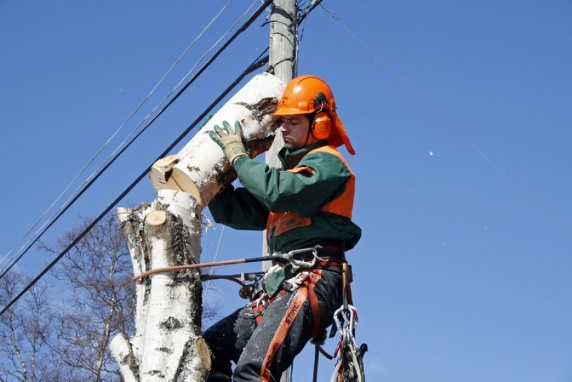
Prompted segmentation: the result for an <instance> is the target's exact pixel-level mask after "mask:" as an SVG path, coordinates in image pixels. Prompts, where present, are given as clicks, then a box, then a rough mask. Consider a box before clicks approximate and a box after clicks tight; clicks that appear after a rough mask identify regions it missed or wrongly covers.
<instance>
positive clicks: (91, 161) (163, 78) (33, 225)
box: [0, 0, 250, 278]
mask: <svg viewBox="0 0 572 382" xmlns="http://www.w3.org/2000/svg"><path fill="white" fill-rule="evenodd" d="M231 2H232V0H229V1H228V2H227V3H226V4H225V5H224V6H223V7H222V8H221V9H220V11H219V12H218V13H217V14H216V15H215V17H214V18H213V19H212V20H211V21H210V22H209V23H208V24H207V25H206V27H205V28H203V30H202V31H201V32H200V33H199V35H198V36H197V37H195V39H194V40H193V42H192V43H191V44H190V45H189V46H188V47H187V49H185V51H184V52H183V53H182V54H181V55H180V56H179V58H178V59H177V60H176V61H175V63H174V64H173V65H172V66H171V68H169V70H168V71H167V72H166V73H165V74H164V75H163V77H162V78H161V79H160V80H159V82H157V84H156V85H155V86H154V87H153V89H151V91H150V92H149V94H147V96H146V97H145V98H144V99H143V100H142V101H141V102H140V103H139V105H138V106H137V107H136V108H135V110H133V111H132V112H131V114H130V115H129V116H128V117H127V119H126V120H125V121H124V122H123V123H122V124H121V125H120V126H119V128H118V129H117V130H116V131H115V132H114V133H113V134H112V135H111V136H110V137H109V138H108V139H107V141H106V142H105V143H104V144H103V145H102V146H101V147H100V148H99V150H97V152H96V153H95V154H94V155H93V156H92V158H91V159H90V160H88V161H87V163H86V164H85V165H84V166H83V168H82V169H81V170H80V171H79V172H78V173H77V175H76V176H75V177H74V178H73V179H72V180H71V182H70V183H69V184H68V185H67V186H66V187H65V188H64V190H63V191H62V192H61V193H60V195H59V196H58V197H57V198H56V199H55V200H54V202H53V203H52V204H51V205H50V206H49V207H48V208H47V209H46V211H45V212H44V213H43V214H42V215H41V216H40V217H39V218H38V219H37V220H36V222H35V223H34V224H32V226H31V227H30V228H29V229H28V231H27V232H26V233H25V234H24V235H23V236H22V237H21V238H20V239H19V240H18V242H16V244H14V246H13V247H12V248H11V249H10V250H9V251H8V253H7V254H6V255H4V257H2V259H0V264H1V263H2V262H4V260H5V259H6V258H7V257H8V256H10V254H11V253H12V251H13V250H14V249H15V248H16V246H18V245H19V244H20V243H21V242H22V241H23V240H24V239H25V238H26V237H27V236H28V235H29V234H30V233H31V232H32V230H33V229H34V228H35V227H36V226H37V225H38V224H39V223H40V222H41V221H42V219H43V218H44V217H45V216H46V215H47V214H48V212H49V211H50V210H51V209H52V208H53V207H54V206H55V205H56V204H57V203H58V202H59V200H60V199H61V198H62V197H63V196H64V195H65V193H66V192H67V191H68V190H69V189H70V187H71V186H72V185H73V184H74V183H75V182H76V180H77V179H78V178H79V177H80V176H81V174H83V173H84V172H85V170H86V169H87V168H88V167H89V166H90V165H91V163H93V161H94V160H95V159H96V158H97V157H98V156H99V155H100V154H101V152H102V151H103V149H104V148H105V147H107V146H108V145H109V144H110V143H111V141H112V140H113V139H114V138H115V136H117V134H119V132H120V131H121V130H123V128H124V127H125V125H126V124H127V123H128V122H129V121H130V120H131V119H132V118H133V116H134V115H135V114H136V113H137V112H138V111H139V110H140V109H141V107H142V106H143V105H144V104H145V103H146V102H147V100H148V99H149V98H150V97H151V96H152V95H153V93H154V92H155V91H156V90H157V88H158V87H159V85H161V83H163V81H164V80H165V79H166V78H167V76H168V75H169V74H170V73H171V72H172V71H173V69H174V68H175V67H176V66H177V65H178V64H179V63H180V62H181V60H182V59H183V57H184V56H185V55H186V54H187V53H188V52H189V50H190V49H191V48H192V47H193V46H194V45H195V44H196V43H197V41H198V40H199V39H200V38H201V37H202V36H203V35H204V34H205V32H206V31H207V30H208V29H209V28H210V26H211V25H212V24H213V23H214V22H215V21H216V19H217V18H218V17H219V16H220V15H221V14H222V12H224V10H225V9H226V8H227V7H228V5H229V4H230V3H231ZM249 9H250V8H249ZM227 33H228V32H227ZM219 41H220V39H219ZM217 43H218V41H217ZM215 45H216V43H215ZM211 49H212V48H211ZM207 53H208V51H207ZM207 53H205V55H206V54H207ZM203 58H204V56H203V57H201V59H200V60H199V62H200V61H202V59H203ZM194 67H196V65H195V66H194ZM194 67H193V68H194ZM187 76H188V74H187ZM185 78H186V77H185ZM183 80H184V79H183ZM183 80H181V82H182V81H183ZM181 82H179V84H178V85H180V83H181ZM178 85H177V86H178ZM175 89H176V87H175ZM173 91H174V89H173V90H172V91H171V92H170V93H169V94H168V95H167V96H166V97H165V98H164V99H163V101H161V102H160V103H159V105H160V104H161V103H163V102H164V101H165V99H166V98H167V97H168V96H169V95H171V94H172V93H173ZM159 105H157V106H156V107H155V108H154V109H153V110H151V112H150V113H152V112H153V111H155V110H156V109H157V107H158V106H159ZM148 117H149V115H147V117H145V118H144V119H143V121H142V122H141V123H140V124H139V125H137V127H136V128H135V130H134V131H132V132H131V133H130V134H129V135H128V136H127V138H129V137H130V136H132V135H133V133H134V132H135V131H136V130H137V129H138V128H139V127H140V126H141V125H142V124H143V122H144V121H145V120H146V119H147V118H148ZM127 138H126V139H125V140H124V141H123V142H122V143H121V144H120V145H119V146H118V147H117V149H116V150H115V151H114V152H113V153H112V154H111V155H110V156H109V157H111V156H113V155H115V153H117V150H118V149H119V148H120V147H121V146H122V145H123V144H125V141H126V140H127ZM109 157H108V158H107V159H106V161H107V160H109ZM104 163H105V162H104ZM100 168H101V166H100ZM91 176H93V174H92V175H90V177H91ZM90 177H88V178H87V179H89V178H90ZM85 183H86V182H84V183H83V184H82V185H81V186H80V187H79V188H78V189H76V190H75V191H74V193H73V194H72V197H73V195H75V194H76V193H77V192H78V190H79V189H81V187H82V186H83V185H85ZM70 199H71V198H68V200H67V201H66V202H65V203H64V205H66V204H67V203H69V201H70ZM60 209H61V208H60ZM53 218H54V217H53V216H52V218H51V219H53ZM45 224H47V223H45ZM45 224H44V225H43V226H42V227H45ZM42 227H40V229H39V230H37V231H36V232H35V233H34V235H33V236H36V235H38V232H40V231H41V229H42ZM40 236H41V235H40ZM30 240H31V239H28V241H27V242H26V243H24V244H23V245H22V247H21V248H20V251H21V250H22V248H24V247H26V245H27V244H28V243H29V242H30ZM24 253H25V252H24ZM22 255H23V254H22ZM20 258H21V256H20V257H18V259H16V260H15V261H14V262H13V263H11V264H10V265H9V266H8V269H10V268H11V267H12V266H13V265H14V264H15V263H16V262H17V261H18V260H19V259H20ZM4 273H5V272H4ZM4 273H2V275H0V278H2V276H3V275H4Z"/></svg>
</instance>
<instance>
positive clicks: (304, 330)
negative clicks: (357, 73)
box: [204, 75, 361, 382]
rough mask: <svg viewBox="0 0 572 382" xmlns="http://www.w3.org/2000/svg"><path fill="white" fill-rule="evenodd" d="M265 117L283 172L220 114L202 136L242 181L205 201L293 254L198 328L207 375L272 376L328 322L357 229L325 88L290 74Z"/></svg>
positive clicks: (223, 217) (220, 215)
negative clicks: (255, 155)
mask: <svg viewBox="0 0 572 382" xmlns="http://www.w3.org/2000/svg"><path fill="white" fill-rule="evenodd" d="M274 115H275V116H276V117H277V118H281V119H282V125H281V127H280V131H281V133H282V138H283V140H284V148H283V149H282V150H281V151H280V153H279V159H280V161H281V162H282V168H283V170H280V169H276V168H271V167H269V166H267V165H266V164H264V163H262V162H260V161H257V160H254V159H251V158H249V157H248V155H247V152H246V150H245V148H244V145H243V143H242V139H241V128H240V123H239V122H236V123H235V127H234V129H233V128H232V127H231V126H230V124H229V123H228V122H226V121H225V122H223V124H222V125H223V126H222V128H221V127H220V126H215V129H214V130H215V131H214V132H212V133H211V138H212V139H213V140H214V141H215V142H217V143H218V144H219V146H220V147H221V148H222V150H223V151H224V153H225V155H226V157H227V159H228V160H229V162H230V163H231V165H232V166H233V167H234V169H235V170H236V172H237V175H238V179H239V180H240V182H241V183H242V185H243V186H244V187H243V188H238V189H234V188H233V187H232V186H227V187H226V188H225V189H224V190H223V191H221V193H219V195H217V196H216V197H215V198H214V199H213V200H212V202H211V203H210V204H209V209H210V211H211V213H212V216H213V218H214V220H215V221H216V222H218V223H222V224H225V225H228V226H230V227H233V228H237V229H252V230H263V229H266V230H267V242H268V249H269V252H270V253H271V254H273V253H282V254H286V253H289V252H290V253H291V254H296V256H294V257H293V259H292V261H290V262H287V263H284V264H282V263H279V264H276V265H275V266H274V267H272V268H270V270H269V271H268V272H267V274H266V275H265V277H264V283H263V284H264V291H262V293H261V295H260V296H259V298H258V299H257V300H256V301H255V302H254V303H252V304H248V305H247V306H245V307H243V308H241V309H239V310H237V311H236V312H234V313H233V314H231V315H230V316H228V317H226V318H224V319H222V320H221V321H219V322H218V323H216V324H214V325H213V326H212V327H211V328H209V329H208V330H207V331H206V332H205V333H204V338H205V340H206V341H207V343H208V344H209V346H210V348H211V351H212V354H213V366H212V371H211V373H210V376H209V379H208V381H211V382H214V381H217V382H218V381H231V376H232V377H233V378H234V381H235V382H246V381H248V382H252V381H273V382H274V381H279V380H280V376H281V374H282V372H283V371H285V370H286V369H287V368H288V367H289V366H290V365H291V364H292V362H293V360H294V357H295V356H296V355H297V354H298V353H299V352H300V351H302V349H303V347H304V345H305V344H306V343H307V342H308V341H309V340H310V339H311V338H313V337H314V336H315V335H316V334H317V333H319V332H320V331H323V330H324V329H325V328H327V327H328V326H329V325H331V324H332V322H333V313H334V312H335V310H336V309H338V308H339V307H340V306H341V305H342V303H343V291H342V271H341V266H342V263H343V262H344V261H345V251H346V250H349V249H351V248H353V247H354V246H355V244H356V243H357V242H358V240H359V239H360V236H361V229H360V228H359V227H358V226H357V225H356V224H354V223H353V222H352V221H351V215H352V209H353V198H354V187H355V177H354V174H353V173H352V171H351V169H350V168H349V166H348V164H347V163H346V161H345V159H344V158H343V157H342V155H341V154H340V153H339V152H338V150H337V149H336V147H338V146H341V145H342V144H344V145H345V146H346V148H347V150H348V151H349V152H350V153H351V154H354V150H353V148H352V146H351V143H350V140H349V138H348V136H347V134H346V131H345V128H344V125H343V124H342V121H341V120H340V119H339V117H338V115H337V113H336V105H335V100H334V96H333V93H332V91H331V89H330V87H329V86H328V85H327V84H326V82H324V81H323V80H322V79H320V78H318V77H315V76H308V75H306V76H300V77H297V78H295V79H293V80H292V81H291V82H290V83H289V84H288V85H287V86H286V89H285V91H284V94H283V95H282V98H281V100H280V103H279V105H278V107H277V109H276V112H275V113H274ZM291 251H294V252H291ZM231 361H232V362H235V363H236V367H235V370H234V374H233V373H232V369H231Z"/></svg>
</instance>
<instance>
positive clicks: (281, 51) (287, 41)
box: [262, 0, 298, 382]
mask: <svg viewBox="0 0 572 382" xmlns="http://www.w3.org/2000/svg"><path fill="white" fill-rule="evenodd" d="M297 15H298V4H297V2H296V0H274V2H273V6H272V14H271V16H270V43H269V58H268V64H269V65H270V67H271V68H273V69H274V75H275V76H276V77H278V78H279V79H280V80H282V81H283V82H284V83H286V84H287V83H288V82H290V80H292V78H294V76H295V75H296V72H297V61H298V60H297V50H298V47H297V44H298V38H297V33H298V31H297V29H298V23H297V20H296V18H297ZM282 146H284V144H283V142H282V136H281V134H280V132H279V131H277V132H276V137H275V138H274V143H273V144H272V146H271V147H270V150H268V152H267V153H266V163H267V164H268V165H269V166H272V167H279V166H280V161H279V160H278V157H277V154H278V151H280V149H281V148H282ZM263 235H264V236H263V237H262V254H263V255H266V254H268V248H267V245H266V231H264V233H263ZM269 266H270V264H269V262H267V261H266V262H264V263H263V265H262V268H263V270H264V271H266V270H267V269H268V267H269ZM287 381H288V371H285V372H284V373H283V374H282V378H280V382H287Z"/></svg>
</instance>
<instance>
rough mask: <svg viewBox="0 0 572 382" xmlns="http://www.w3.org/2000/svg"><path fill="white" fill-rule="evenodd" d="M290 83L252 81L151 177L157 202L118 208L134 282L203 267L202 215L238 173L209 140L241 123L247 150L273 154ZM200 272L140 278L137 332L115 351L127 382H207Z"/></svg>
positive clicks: (114, 345) (116, 342)
mask: <svg viewBox="0 0 572 382" xmlns="http://www.w3.org/2000/svg"><path fill="white" fill-rule="evenodd" d="M284 87H285V85H284V83H283V82H281V81H280V80H278V79H277V78H276V77H274V76H272V75H270V74H260V75H257V76H255V77H254V78H253V79H252V80H251V81H249V82H248V83H247V84H246V85H245V86H244V87H243V88H242V89H241V90H240V91H239V92H238V93H237V94H236V95H235V96H233V97H232V98H231V99H230V100H229V101H228V102H227V103H226V104H225V105H224V106H223V107H222V108H221V109H220V111H218V112H217V113H216V114H215V115H214V116H213V117H212V118H211V119H210V120H209V122H208V123H207V124H206V125H205V126H203V128H202V129H201V130H200V131H199V132H198V133H197V134H196V135H195V137H193V139H192V140H191V141H190V142H189V143H188V144H187V145H186V146H185V147H184V148H183V149H182V150H181V151H180V152H179V153H178V154H177V155H172V156H169V157H167V158H163V159H161V160H159V161H158V162H157V163H155V165H154V166H153V168H152V170H151V173H150V178H151V182H152V184H153V186H154V187H155V188H156V189H157V193H158V196H157V199H156V200H155V201H153V202H152V203H143V204H142V205H140V206H139V207H138V208H137V209H135V210H128V209H124V208H120V209H118V212H117V214H118V220H119V221H120V223H121V226H122V230H123V233H124V235H125V237H126V239H127V242H128V246H129V251H130V254H131V259H132V263H133V270H134V276H138V275H141V274H142V273H145V272H146V271H149V270H152V269H157V268H165V267H172V266H177V265H186V264H194V263H199V262H200V254H201V245H200V238H201V211H202V209H203V208H204V207H205V206H206V205H207V204H208V203H209V201H210V200H211V199H212V198H213V197H214V196H215V195H216V194H217V193H218V192H219V191H220V190H221V189H222V187H224V185H225V184H227V183H229V182H230V181H232V180H233V179H234V178H235V177H236V174H235V173H234V170H232V168H231V166H230V164H229V163H228V161H227V160H226V157H225V156H224V154H223V152H222V150H221V149H220V148H219V147H218V145H217V144H216V143H214V142H213V141H212V140H211V139H210V137H209V136H208V132H209V131H212V130H213V128H214V126H215V125H217V124H218V125H221V124H222V121H223V120H227V121H229V123H230V124H231V125H234V121H236V120H239V121H240V122H241V124H242V127H243V139H244V141H245V145H246V147H247V149H249V150H250V151H252V152H254V153H257V152H262V151H266V150H267V149H268V147H269V146H270V144H271V143H272V140H273V137H274V130H275V129H276V127H277V126H276V125H275V123H274V119H273V118H272V115H271V114H272V112H273V111H274V110H275V108H276V105H277V102H278V100H279V98H280V96H281V95H282V92H283V90H284ZM199 272H200V271H199V270H185V271H177V272H165V273H157V274H153V275H150V276H148V277H144V278H141V279H139V280H137V286H136V296H137V297H136V298H137V308H136V313H135V327H136V329H135V333H134V335H133V336H132V337H131V338H126V336H125V335H124V334H119V335H117V336H116V337H115V338H114V339H113V340H112V341H111V343H110V348H111V351H112V353H113V356H114V357H115V359H116V361H117V362H118V364H119V366H120V369H121V373H122V376H123V378H124V380H125V382H165V381H168V382H183V381H185V382H201V381H204V380H205V379H206V376H207V375H208V371H209V370H210V352H209V349H208V346H207V345H206V343H205V342H204V340H203V339H202V337H201V336H200V334H201V313H202V301H201V289H202V288H201V281H200V273H199Z"/></svg>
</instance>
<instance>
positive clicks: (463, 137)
mask: <svg viewBox="0 0 572 382" xmlns="http://www.w3.org/2000/svg"><path fill="white" fill-rule="evenodd" d="M320 6H321V7H322V9H323V10H324V11H325V12H326V13H328V14H329V15H330V16H331V17H332V18H333V19H334V20H335V21H336V22H338V24H340V25H341V27H342V28H343V29H345V30H346V32H348V33H349V34H350V35H351V36H352V37H353V38H354V39H355V40H356V41H357V42H358V43H359V44H360V45H361V46H362V47H363V48H364V49H365V50H367V51H368V52H369V53H370V54H371V55H372V56H373V57H374V58H375V59H376V60H378V61H379V62H380V63H381V64H382V65H383V66H384V67H385V69H386V70H387V71H388V72H389V73H391V75H392V76H393V77H394V78H395V79H397V80H398V81H399V82H401V84H403V85H404V86H405V87H406V88H407V89H408V90H409V91H410V92H411V93H413V95H414V96H415V97H416V98H417V99H419V100H420V101H421V102H422V103H423V104H424V105H425V106H427V107H428V108H429V110H431V112H433V113H434V114H435V115H436V116H437V117H438V118H439V119H440V120H441V121H442V122H443V123H444V124H445V125H446V126H447V127H448V128H449V129H450V130H452V131H453V132H454V133H455V134H457V135H458V136H459V137H460V138H461V140H463V141H464V142H465V144H467V145H468V146H469V147H470V148H471V149H472V150H473V151H475V152H476V153H477V154H478V155H479V156H480V157H481V158H483V159H484V160H485V161H486V162H488V163H489V164H490V165H491V166H492V167H493V168H494V169H495V170H496V171H497V172H498V173H499V174H500V175H501V176H502V177H503V178H504V179H505V180H506V181H508V182H509V183H510V184H511V185H512V186H514V187H515V188H516V189H517V190H518V191H519V192H520V193H522V194H523V195H524V196H525V197H526V198H527V199H528V200H529V201H530V202H531V203H532V204H534V205H536V206H537V207H538V208H539V209H540V210H541V211H542V212H543V213H544V214H545V215H546V216H547V217H548V218H549V219H551V220H552V221H553V222H554V223H556V225H557V226H558V227H560V229H562V231H564V232H565V233H566V234H568V235H570V236H572V230H571V229H570V228H569V227H568V226H566V225H565V224H564V223H563V222H562V221H561V220H560V219H559V218H558V217H557V216H556V215H554V214H553V213H552V212H551V211H550V210H548V208H546V207H545V206H544V205H543V204H542V203H541V202H540V201H539V200H538V199H536V198H535V197H534V196H532V195H531V194H530V193H529V192H528V191H526V189H525V188H524V187H523V186H521V185H520V184H519V183H518V182H517V181H516V180H514V179H513V178H512V177H511V176H510V175H509V174H508V173H507V172H506V171H504V170H503V169H502V168H501V166H500V165H498V164H497V163H496V162H495V161H494V160H492V159H491V158H489V157H488V156H487V155H486V154H485V153H484V152H483V151H482V150H481V149H480V148H479V147H478V146H477V145H475V144H474V143H473V142H472V141H471V140H470V139H469V138H468V137H467V136H466V135H464V134H463V133H462V132H461V131H460V130H459V129H458V128H457V127H456V126H455V125H453V123H452V122H450V121H449V120H448V119H447V118H446V117H445V116H444V115H443V114H442V113H441V112H439V110H437V108H435V107H434V106H433V105H432V104H431V103H430V102H429V101H428V100H427V99H426V98H425V97H423V96H422V95H421V93H419V92H418V91H417V90H416V89H415V88H414V87H413V86H412V85H411V84H409V83H408V82H407V81H405V80H404V79H403V78H401V77H400V76H399V75H398V74H397V72H396V71H395V70H393V68H391V67H390V66H389V65H388V64H387V63H386V62H385V61H384V60H382V59H381V57H379V55H378V54H377V53H376V52H375V51H374V50H373V49H372V48H371V47H369V46H368V45H367V44H366V43H365V42H364V41H363V40H362V39H361V38H359V37H358V36H357V35H356V34H355V33H354V32H353V31H351V30H350V29H349V28H348V26H347V25H345V24H344V23H343V22H342V21H341V19H340V17H339V16H338V15H336V14H335V13H334V12H331V11H329V10H328V9H326V8H325V7H324V6H323V5H320Z"/></svg>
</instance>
